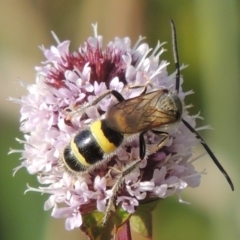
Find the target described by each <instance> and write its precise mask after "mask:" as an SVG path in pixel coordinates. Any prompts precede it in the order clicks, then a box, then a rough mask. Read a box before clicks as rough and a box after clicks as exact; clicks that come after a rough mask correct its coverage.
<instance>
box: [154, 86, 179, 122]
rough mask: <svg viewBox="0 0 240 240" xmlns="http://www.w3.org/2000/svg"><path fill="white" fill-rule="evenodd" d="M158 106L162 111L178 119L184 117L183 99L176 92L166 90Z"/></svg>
mask: <svg viewBox="0 0 240 240" xmlns="http://www.w3.org/2000/svg"><path fill="white" fill-rule="evenodd" d="M158 107H159V110H160V111H162V112H164V113H166V114H169V115H170V116H174V117H175V118H176V121H179V120H180V119H181V117H182V101H181V100H180V99H179V97H178V95H177V94H176V93H175V92H169V91H168V90H164V93H163V94H162V95H161V97H160V98H159V101H158Z"/></svg>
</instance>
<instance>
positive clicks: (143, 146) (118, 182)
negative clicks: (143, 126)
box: [102, 130, 169, 226]
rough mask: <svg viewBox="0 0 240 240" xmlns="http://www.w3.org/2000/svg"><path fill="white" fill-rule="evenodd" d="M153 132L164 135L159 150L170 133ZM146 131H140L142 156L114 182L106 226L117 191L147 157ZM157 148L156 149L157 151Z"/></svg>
mask: <svg viewBox="0 0 240 240" xmlns="http://www.w3.org/2000/svg"><path fill="white" fill-rule="evenodd" d="M152 132H153V133H155V134H157V135H163V139H161V141H160V142H159V143H158V145H157V150H159V149H160V148H162V147H163V146H164V145H165V143H166V142H167V140H168V137H169V134H168V133H166V132H161V131H156V130H152ZM145 133H146V132H142V133H140V135H139V156H140V158H139V159H137V160H135V161H132V162H131V163H130V164H128V165H126V166H125V167H124V168H123V169H122V171H121V173H120V174H119V176H118V177H117V179H116V182H115V183H114V185H113V187H112V196H111V197H110V198H109V200H108V204H107V208H106V211H105V213H104V217H103V221H102V225H103V226H105V224H106V222H107V220H108V218H109V215H110V212H111V209H112V208H113V207H114V205H115V204H114V201H115V199H116V196H117V193H118V191H119V190H120V188H121V187H122V185H123V183H124V180H125V177H126V176H127V175H128V174H130V173H131V172H132V171H134V170H135V169H136V168H137V167H138V166H139V164H140V163H141V161H142V160H143V159H145V157H146V143H145V140H144V134H145ZM157 150H156V151H157Z"/></svg>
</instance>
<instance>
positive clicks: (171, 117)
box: [60, 20, 234, 224]
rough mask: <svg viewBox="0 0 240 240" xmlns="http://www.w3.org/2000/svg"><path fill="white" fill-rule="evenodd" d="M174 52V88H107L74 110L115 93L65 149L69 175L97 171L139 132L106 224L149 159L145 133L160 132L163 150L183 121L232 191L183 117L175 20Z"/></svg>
mask: <svg viewBox="0 0 240 240" xmlns="http://www.w3.org/2000/svg"><path fill="white" fill-rule="evenodd" d="M171 29H172V45H173V55H174V62H175V68H176V83H175V91H170V90H168V89H158V90H154V91H152V92H147V85H144V86H133V88H137V87H142V88H143V90H142V92H141V93H140V95H139V96H137V97H133V98H129V99H125V98H124V97H123V96H122V95H121V94H120V93H119V92H117V91H115V90H108V91H107V92H105V93H103V94H101V95H100V96H98V97H97V98H96V99H95V100H94V101H93V102H91V103H90V104H87V105H85V106H83V107H82V108H80V109H79V110H76V112H72V113H71V115H72V114H75V113H78V112H79V113H84V112H85V111H86V110H87V109H88V108H89V107H91V106H96V105H98V104H99V103H100V102H101V101H102V99H104V98H105V97H107V96H109V95H112V96H114V97H115V98H116V99H117V101H118V103H117V104H115V105H113V106H111V107H110V109H108V110H107V112H106V114H105V116H104V118H102V119H99V120H97V121H95V122H93V123H91V124H90V126H88V127H85V128H84V129H82V130H80V131H79V132H78V133H77V134H76V135H75V136H74V137H72V139H71V142H70V143H69V144H68V146H67V147H66V148H65V149H64V150H63V154H62V158H61V159H60V161H61V165H62V166H63V168H64V169H65V171H67V172H68V173H69V174H72V175H78V174H81V173H83V172H89V171H91V170H94V169H95V168H97V167H98V166H99V165H101V164H102V163H103V162H105V161H106V160H109V159H110V157H111V156H113V155H114V154H115V153H116V151H117V150H118V148H119V147H120V146H121V145H122V144H124V140H125V138H128V137H129V136H131V135H134V134H138V138H139V158H138V159H136V160H134V161H131V162H130V163H129V164H127V165H126V166H125V167H124V168H123V169H122V170H121V171H120V173H119V174H118V176H117V177H116V180H115V183H114V185H113V187H112V196H111V197H110V198H109V200H108V204H107V209H106V211H105V216H104V219H103V224H105V223H106V221H107V219H108V216H109V214H110V209H111V207H112V206H113V205H114V199H115V198H116V195H117V193H118V191H119V189H120V188H121V186H122V184H123V182H124V179H125V177H126V175H128V174H130V173H131V172H132V171H133V170H134V169H136V168H137V166H139V164H140V163H141V161H142V160H143V159H145V158H147V150H146V143H145V139H144V136H145V134H146V133H147V132H148V131H151V132H152V133H154V134H156V135H160V137H161V140H160V141H159V143H158V144H157V150H159V149H161V148H162V147H163V146H164V145H165V143H166V141H167V140H168V137H169V133H168V131H169V128H170V127H171V126H172V125H173V124H175V123H178V122H180V121H182V122H183V124H184V125H185V126H186V127H187V128H188V129H189V130H190V131H191V132H192V133H193V134H195V135H196V138H198V139H199V140H200V142H201V144H202V146H203V147H204V148H205V150H206V152H207V153H208V154H209V156H210V157H211V158H212V160H213V162H214V163H215V164H216V165H217V167H218V168H219V170H220V171H221V172H222V173H223V175H224V176H225V178H226V180H227V181H228V183H229V185H230V187H231V189H232V190H234V186H233V183H232V181H231V179H230V177H229V176H228V174H227V172H226V171H225V170H224V168H223V167H222V165H221V164H220V163H219V161H218V160H217V158H216V157H215V155H214V154H213V152H212V151H211V149H210V148H209V147H208V145H207V144H206V142H205V141H204V140H203V139H202V137H201V136H200V135H199V134H198V133H197V132H196V130H195V129H194V128H193V127H192V126H191V125H190V124H189V123H188V122H187V121H186V120H184V119H183V118H182V113H183V105H182V102H181V100H180V98H179V97H178V92H179V85H180V65H179V57H178V51H177V38H176V29H175V25H174V22H173V21H172V20H171Z"/></svg>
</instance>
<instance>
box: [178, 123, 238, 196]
mask: <svg viewBox="0 0 240 240" xmlns="http://www.w3.org/2000/svg"><path fill="white" fill-rule="evenodd" d="M182 122H183V123H184V125H185V126H186V127H187V128H188V129H189V130H190V131H191V132H192V133H194V134H196V138H198V139H200V141H201V144H202V146H203V147H204V148H205V150H206V151H207V153H208V154H209V156H210V157H211V158H212V160H213V162H214V163H215V164H216V165H217V167H218V169H219V170H220V171H221V172H222V174H223V175H224V177H225V178H226V179H227V181H228V183H229V185H230V187H231V189H232V191H234V186H233V183H232V180H231V178H230V177H229V175H228V174H227V172H226V171H225V169H224V168H223V166H222V165H221V164H220V162H219V161H218V160H217V158H216V157H215V155H214V154H213V152H212V151H211V149H210V148H209V147H208V145H207V144H206V142H205V141H204V140H203V138H202V137H201V136H200V135H199V134H198V132H197V131H195V129H194V128H193V127H192V126H191V125H190V124H189V123H188V122H186V121H185V120H184V119H182Z"/></svg>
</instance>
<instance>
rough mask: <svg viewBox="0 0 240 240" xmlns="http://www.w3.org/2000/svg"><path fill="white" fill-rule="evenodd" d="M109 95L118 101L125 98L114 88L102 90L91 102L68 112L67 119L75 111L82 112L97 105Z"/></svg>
mask: <svg viewBox="0 0 240 240" xmlns="http://www.w3.org/2000/svg"><path fill="white" fill-rule="evenodd" d="M109 95H113V96H114V97H115V98H116V99H117V100H118V101H119V102H122V101H124V100H125V99H124V97H123V96H122V94H121V93H119V92H118V91H116V90H108V91H106V92H104V93H103V94H101V95H99V96H98V97H97V98H96V99H94V100H93V101H92V102H91V103H88V104H85V105H82V106H80V107H79V109H77V110H76V111H73V112H71V113H69V115H68V116H67V119H70V118H71V117H72V116H73V115H75V114H76V113H81V114H84V113H85V111H86V109H87V108H89V107H91V106H95V105H97V104H98V103H99V102H101V101H102V99H104V98H105V97H107V96H109Z"/></svg>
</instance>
